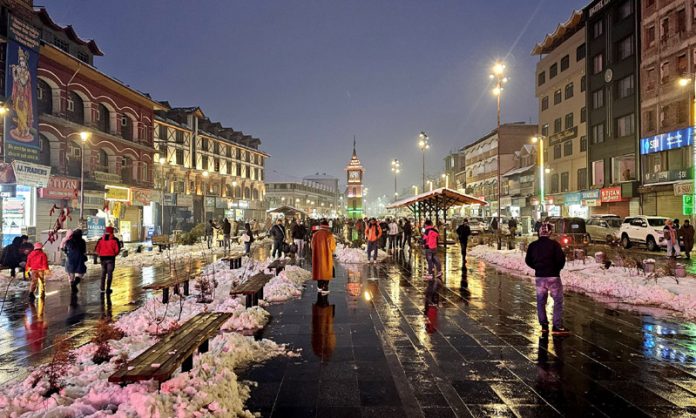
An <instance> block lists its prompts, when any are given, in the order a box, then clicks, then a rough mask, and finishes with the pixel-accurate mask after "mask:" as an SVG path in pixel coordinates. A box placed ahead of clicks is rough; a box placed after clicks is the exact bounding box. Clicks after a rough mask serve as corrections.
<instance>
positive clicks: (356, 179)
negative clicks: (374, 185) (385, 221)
mask: <svg viewBox="0 0 696 418" xmlns="http://www.w3.org/2000/svg"><path fill="white" fill-rule="evenodd" d="M355 145H356V141H355V136H353V156H352V157H351V159H350V161H349V162H348V165H347V166H346V174H347V179H346V180H347V181H346V184H347V185H346V198H347V201H346V209H347V212H348V218H350V219H361V218H363V216H365V210H364V208H363V176H364V175H365V168H363V166H362V164H361V163H360V160H359V159H358V153H357V151H356V148H355Z"/></svg>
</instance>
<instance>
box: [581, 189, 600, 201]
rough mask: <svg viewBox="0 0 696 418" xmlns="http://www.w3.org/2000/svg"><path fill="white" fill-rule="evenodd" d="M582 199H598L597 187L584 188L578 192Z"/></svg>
mask: <svg viewBox="0 0 696 418" xmlns="http://www.w3.org/2000/svg"><path fill="white" fill-rule="evenodd" d="M580 194H581V195H582V198H583V199H599V189H594V190H585V191H582V192H580Z"/></svg>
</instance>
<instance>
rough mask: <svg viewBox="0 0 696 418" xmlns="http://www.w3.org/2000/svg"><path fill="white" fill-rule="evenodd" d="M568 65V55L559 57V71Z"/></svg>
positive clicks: (565, 68)
mask: <svg viewBox="0 0 696 418" xmlns="http://www.w3.org/2000/svg"><path fill="white" fill-rule="evenodd" d="M568 67H570V56H568V55H566V56H564V57H563V58H561V71H565V70H567V69H568Z"/></svg>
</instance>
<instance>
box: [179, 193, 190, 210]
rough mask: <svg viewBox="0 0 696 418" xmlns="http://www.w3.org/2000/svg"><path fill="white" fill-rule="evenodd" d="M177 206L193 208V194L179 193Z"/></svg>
mask: <svg viewBox="0 0 696 418" xmlns="http://www.w3.org/2000/svg"><path fill="white" fill-rule="evenodd" d="M176 206H178V207H180V208H189V209H191V208H193V195H190V194H179V195H178V196H177V197H176Z"/></svg>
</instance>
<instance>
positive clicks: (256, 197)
mask: <svg viewBox="0 0 696 418" xmlns="http://www.w3.org/2000/svg"><path fill="white" fill-rule="evenodd" d="M252 196H253V197H252V199H253V200H259V191H258V190H257V189H254V191H253V195H252Z"/></svg>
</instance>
